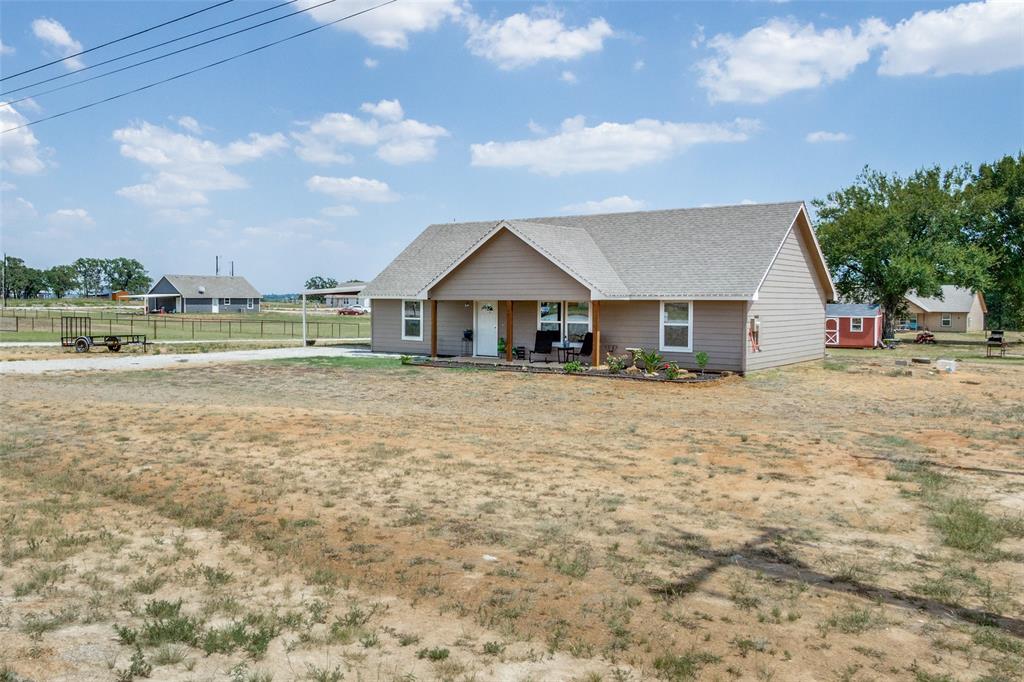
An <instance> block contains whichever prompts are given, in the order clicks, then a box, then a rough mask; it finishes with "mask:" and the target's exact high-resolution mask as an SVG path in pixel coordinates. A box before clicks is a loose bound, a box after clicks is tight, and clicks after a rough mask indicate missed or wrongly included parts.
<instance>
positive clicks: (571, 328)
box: [565, 301, 590, 343]
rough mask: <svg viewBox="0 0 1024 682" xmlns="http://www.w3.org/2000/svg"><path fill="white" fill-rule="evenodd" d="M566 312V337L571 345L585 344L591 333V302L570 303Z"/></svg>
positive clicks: (567, 304)
mask: <svg viewBox="0 0 1024 682" xmlns="http://www.w3.org/2000/svg"><path fill="white" fill-rule="evenodd" d="M565 310H566V318H565V336H568V337H569V342H570V343H583V337H584V336H586V335H587V332H589V331H590V301H568V302H566V304H565Z"/></svg>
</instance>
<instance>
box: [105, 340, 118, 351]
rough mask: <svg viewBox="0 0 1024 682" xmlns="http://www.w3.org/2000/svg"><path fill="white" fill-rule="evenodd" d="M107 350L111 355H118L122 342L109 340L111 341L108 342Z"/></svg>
mask: <svg viewBox="0 0 1024 682" xmlns="http://www.w3.org/2000/svg"><path fill="white" fill-rule="evenodd" d="M107 350H109V351H110V352H111V353H116V352H117V351H119V350H121V340H120V339H109V340H107Z"/></svg>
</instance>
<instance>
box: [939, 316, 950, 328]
mask: <svg viewBox="0 0 1024 682" xmlns="http://www.w3.org/2000/svg"><path fill="white" fill-rule="evenodd" d="M939 326H940V327H952V326H953V313H942V318H941V319H940V320H939Z"/></svg>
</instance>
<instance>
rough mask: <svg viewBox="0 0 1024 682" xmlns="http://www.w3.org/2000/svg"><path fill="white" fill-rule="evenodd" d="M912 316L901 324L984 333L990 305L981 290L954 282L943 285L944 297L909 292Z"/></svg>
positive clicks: (908, 297) (908, 307) (936, 329)
mask: <svg viewBox="0 0 1024 682" xmlns="http://www.w3.org/2000/svg"><path fill="white" fill-rule="evenodd" d="M906 302H907V312H908V317H907V319H906V320H905V321H904V324H903V325H901V326H906V327H909V328H912V329H927V330H929V331H933V332H934V331H943V332H980V331H984V329H985V315H987V314H988V307H987V306H986V305H985V297H984V296H983V295H982V293H981V292H980V291H971V290H970V289H965V288H963V287H957V286H953V285H952V284H943V285H942V296H941V297H938V298H927V297H924V296H918V295H917V294H916V293H911V294H907V296H906Z"/></svg>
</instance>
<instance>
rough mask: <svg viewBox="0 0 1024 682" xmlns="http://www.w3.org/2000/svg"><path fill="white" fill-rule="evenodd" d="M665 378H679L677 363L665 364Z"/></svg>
mask: <svg viewBox="0 0 1024 682" xmlns="http://www.w3.org/2000/svg"><path fill="white" fill-rule="evenodd" d="M665 376H666V377H668V378H669V379H678V378H679V365H678V364H677V363H675V362H666V363H665Z"/></svg>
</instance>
